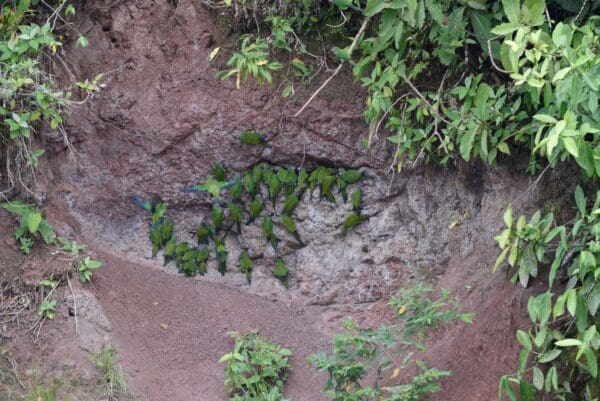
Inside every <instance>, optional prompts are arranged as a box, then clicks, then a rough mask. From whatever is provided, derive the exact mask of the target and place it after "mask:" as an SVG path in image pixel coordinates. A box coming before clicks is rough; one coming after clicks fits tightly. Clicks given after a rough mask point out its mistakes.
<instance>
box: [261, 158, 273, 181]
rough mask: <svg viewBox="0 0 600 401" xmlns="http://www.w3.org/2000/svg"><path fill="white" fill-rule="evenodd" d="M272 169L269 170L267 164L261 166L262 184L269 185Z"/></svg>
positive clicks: (269, 167)
mask: <svg viewBox="0 0 600 401" xmlns="http://www.w3.org/2000/svg"><path fill="white" fill-rule="evenodd" d="M273 174H274V173H273V169H272V168H271V166H269V165H268V164H266V163H265V164H263V166H262V182H264V183H265V185H269V181H270V180H271V177H272V176H273Z"/></svg>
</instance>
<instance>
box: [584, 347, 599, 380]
mask: <svg viewBox="0 0 600 401" xmlns="http://www.w3.org/2000/svg"><path fill="white" fill-rule="evenodd" d="M585 360H586V362H587V367H588V370H589V371H590V375H592V377H593V378H596V377H598V361H597V360H596V355H594V350H593V349H591V348H590V347H587V348H586V349H585Z"/></svg>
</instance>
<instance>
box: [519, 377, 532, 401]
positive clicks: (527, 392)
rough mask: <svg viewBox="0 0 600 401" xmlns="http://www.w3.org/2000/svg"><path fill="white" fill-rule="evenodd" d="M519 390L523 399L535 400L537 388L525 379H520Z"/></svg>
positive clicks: (523, 400) (522, 400) (527, 400)
mask: <svg viewBox="0 0 600 401" xmlns="http://www.w3.org/2000/svg"><path fill="white" fill-rule="evenodd" d="M519 392H520V394H521V401H534V400H535V390H534V388H533V387H532V386H531V384H529V382H527V381H525V380H521V381H519Z"/></svg>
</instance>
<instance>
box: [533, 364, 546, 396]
mask: <svg viewBox="0 0 600 401" xmlns="http://www.w3.org/2000/svg"><path fill="white" fill-rule="evenodd" d="M533 385H534V386H535V388H537V389H538V390H541V389H542V388H544V374H543V373H542V371H541V370H540V368H538V367H537V366H534V367H533Z"/></svg>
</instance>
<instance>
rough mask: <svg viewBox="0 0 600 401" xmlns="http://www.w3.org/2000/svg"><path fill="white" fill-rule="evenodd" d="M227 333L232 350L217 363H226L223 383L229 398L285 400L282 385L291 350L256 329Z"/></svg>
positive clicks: (233, 399)
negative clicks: (233, 341) (275, 342)
mask: <svg viewBox="0 0 600 401" xmlns="http://www.w3.org/2000/svg"><path fill="white" fill-rule="evenodd" d="M229 335H230V336H231V337H232V338H234V339H235V345H234V348H233V351H232V352H230V353H228V354H225V355H223V356H222V357H221V359H220V360H219V363H226V366H225V385H226V386H227V388H228V391H229V399H230V400H231V401H255V400H261V401H285V400H284V398H283V385H284V383H285V381H286V380H287V377H288V373H289V370H290V365H289V362H288V358H289V357H290V356H291V355H292V352H291V351H290V350H289V349H287V348H282V347H281V346H279V345H277V344H274V343H272V342H270V341H269V340H267V339H265V338H263V337H261V336H260V335H258V333H257V332H250V333H245V334H242V333H238V332H232V333H229Z"/></svg>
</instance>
